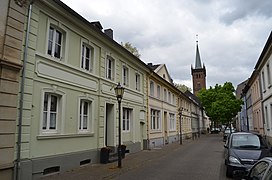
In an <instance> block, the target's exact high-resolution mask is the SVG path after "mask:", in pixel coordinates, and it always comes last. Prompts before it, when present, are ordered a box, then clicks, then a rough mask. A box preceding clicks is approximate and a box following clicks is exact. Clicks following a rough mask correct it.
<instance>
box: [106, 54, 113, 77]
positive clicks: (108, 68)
mask: <svg viewBox="0 0 272 180" xmlns="http://www.w3.org/2000/svg"><path fill="white" fill-rule="evenodd" d="M106 78H107V79H110V80H113V79H114V59H112V58H111V57H109V56H108V57H107V59H106Z"/></svg>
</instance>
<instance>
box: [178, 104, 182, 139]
mask: <svg viewBox="0 0 272 180" xmlns="http://www.w3.org/2000/svg"><path fill="white" fill-rule="evenodd" d="M182 110H183V108H179V109H178V113H179V144H182V130H181V121H182V119H181V118H182Z"/></svg>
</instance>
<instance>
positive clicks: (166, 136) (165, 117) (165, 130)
mask: <svg viewBox="0 0 272 180" xmlns="http://www.w3.org/2000/svg"><path fill="white" fill-rule="evenodd" d="M163 117H164V144H168V130H167V129H168V118H167V112H164V115H163Z"/></svg>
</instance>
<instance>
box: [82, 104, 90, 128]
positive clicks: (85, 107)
mask: <svg viewBox="0 0 272 180" xmlns="http://www.w3.org/2000/svg"><path fill="white" fill-rule="evenodd" d="M90 107H91V102H90V101H88V100H83V99H81V100H80V105H79V130H80V131H87V130H88V129H89V120H90Z"/></svg>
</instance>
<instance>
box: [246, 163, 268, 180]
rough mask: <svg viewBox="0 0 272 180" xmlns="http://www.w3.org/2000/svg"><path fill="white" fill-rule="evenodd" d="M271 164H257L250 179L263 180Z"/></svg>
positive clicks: (251, 172)
mask: <svg viewBox="0 0 272 180" xmlns="http://www.w3.org/2000/svg"><path fill="white" fill-rule="evenodd" d="M268 166H269V163H267V162H265V161H261V162H259V163H257V164H256V165H255V166H254V168H252V170H251V171H250V174H249V177H250V178H252V179H263V178H262V177H263V175H264V173H265V171H266V169H267V168H268Z"/></svg>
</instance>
